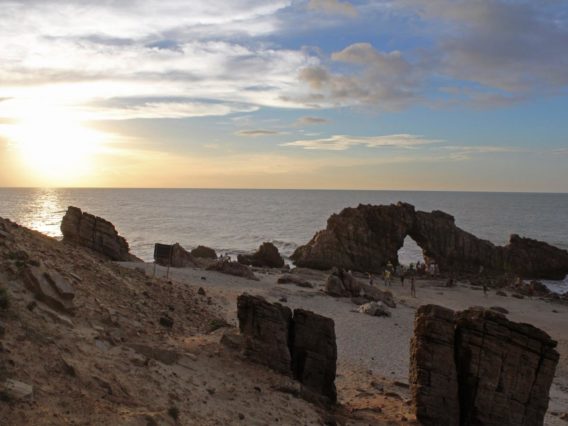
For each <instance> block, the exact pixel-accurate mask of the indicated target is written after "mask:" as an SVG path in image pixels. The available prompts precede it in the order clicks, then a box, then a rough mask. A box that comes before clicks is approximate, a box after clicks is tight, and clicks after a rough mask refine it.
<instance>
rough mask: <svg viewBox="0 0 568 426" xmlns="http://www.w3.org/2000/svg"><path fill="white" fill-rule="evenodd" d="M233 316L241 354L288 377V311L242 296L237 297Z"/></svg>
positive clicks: (263, 301)
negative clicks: (236, 319)
mask: <svg viewBox="0 0 568 426" xmlns="http://www.w3.org/2000/svg"><path fill="white" fill-rule="evenodd" d="M237 316H238V318H239V329H240V331H241V334H242V335H243V340H244V342H243V343H244V350H245V355H246V356H247V357H248V358H250V359H251V360H253V361H255V362H258V363H259V364H263V365H266V366H267V367H270V368H272V369H273V370H276V371H278V372H280V373H282V374H286V375H292V374H291V370H290V366H291V365H292V357H291V355H290V341H289V339H290V323H291V321H292V311H291V309H290V308H288V307H286V306H282V305H280V304H277V303H276V304H273V303H268V302H267V301H266V300H264V299H263V298H262V297H258V296H251V295H248V294H243V295H241V296H239V297H238V298H237Z"/></svg>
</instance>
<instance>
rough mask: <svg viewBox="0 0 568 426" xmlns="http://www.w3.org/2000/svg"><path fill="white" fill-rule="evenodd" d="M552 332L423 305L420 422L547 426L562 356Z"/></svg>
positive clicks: (491, 315)
mask: <svg viewBox="0 0 568 426" xmlns="http://www.w3.org/2000/svg"><path fill="white" fill-rule="evenodd" d="M555 347H556V342H555V341H554V340H552V339H551V338H550V337H549V336H548V335H547V334H546V333H545V332H544V331H542V330H540V329H538V328H536V327H533V326H531V325H528V324H520V323H515V322H512V321H509V320H508V319H507V318H505V317H504V316H503V315H501V314H499V313H496V312H492V311H490V310H485V309H481V308H471V309H468V310H466V311H463V312H458V313H454V312H453V311H452V310H450V309H446V308H442V307H440V306H435V305H425V306H421V307H420V308H419V309H418V311H417V313H416V319H415V323H414V337H413V338H412V341H411V362H410V385H411V393H412V397H413V400H414V403H415V409H416V417H417V419H418V421H419V422H420V424H423V425H426V426H428V425H436V426H446V425H447V426H453V425H464V426H465V425H485V426H509V425H510V426H513V425H526V426H530V425H542V424H543V421H544V416H545V414H546V411H547V409H548V393H549V390H550V386H551V384H552V380H553V378H554V372H555V370H556V366H557V364H558V359H559V355H558V352H557V351H556V350H555Z"/></svg>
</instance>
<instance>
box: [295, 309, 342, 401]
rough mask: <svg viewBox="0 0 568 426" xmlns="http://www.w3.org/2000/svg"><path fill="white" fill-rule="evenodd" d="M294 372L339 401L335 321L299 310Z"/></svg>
mask: <svg viewBox="0 0 568 426" xmlns="http://www.w3.org/2000/svg"><path fill="white" fill-rule="evenodd" d="M291 352H292V371H293V373H294V377H295V378H296V379H297V380H298V381H299V382H300V383H302V384H303V385H304V386H305V387H306V388H307V389H308V390H309V391H311V392H314V393H315V394H316V395H323V396H324V397H326V398H328V399H329V400H330V401H332V402H335V401H336V400H337V392H336V389H335V374H336V366H337V344H336V342H335V324H334V322H333V320H332V319H331V318H326V317H323V316H321V315H318V314H315V313H313V312H310V311H305V310H303V309H295V310H294V316H293V324H292V345H291Z"/></svg>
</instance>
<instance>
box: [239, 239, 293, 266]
mask: <svg viewBox="0 0 568 426" xmlns="http://www.w3.org/2000/svg"><path fill="white" fill-rule="evenodd" d="M237 260H238V261H239V263H242V264H244V265H251V266H257V267H268V268H282V267H283V266H284V259H282V256H280V253H279V252H278V248H277V247H276V246H275V245H274V244H272V243H269V242H266V243H262V244H261V246H260V247H259V248H258V250H257V251H256V252H255V253H253V254H239V255H238V256H237Z"/></svg>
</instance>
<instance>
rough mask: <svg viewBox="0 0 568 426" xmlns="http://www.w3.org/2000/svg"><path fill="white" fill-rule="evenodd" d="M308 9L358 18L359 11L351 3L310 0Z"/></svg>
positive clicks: (337, 0)
mask: <svg viewBox="0 0 568 426" xmlns="http://www.w3.org/2000/svg"><path fill="white" fill-rule="evenodd" d="M308 9H310V10H317V11H323V12H325V13H331V14H338V15H346V16H351V17H355V16H357V9H355V7H354V6H353V5H352V4H351V3H349V2H341V1H339V0H309V1H308Z"/></svg>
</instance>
